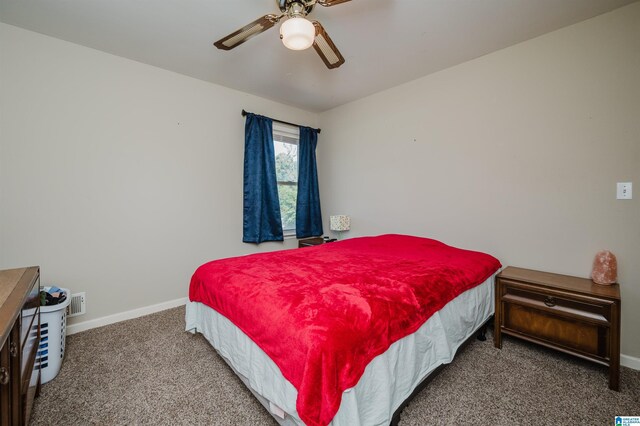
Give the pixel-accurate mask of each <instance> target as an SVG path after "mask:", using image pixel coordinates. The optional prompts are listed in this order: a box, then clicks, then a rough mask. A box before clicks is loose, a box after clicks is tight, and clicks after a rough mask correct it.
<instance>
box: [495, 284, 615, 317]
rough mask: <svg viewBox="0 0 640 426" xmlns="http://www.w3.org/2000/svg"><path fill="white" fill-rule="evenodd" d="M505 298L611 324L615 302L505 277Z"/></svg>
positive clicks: (544, 309) (540, 308)
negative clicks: (516, 281) (612, 308)
mask: <svg viewBox="0 0 640 426" xmlns="http://www.w3.org/2000/svg"><path fill="white" fill-rule="evenodd" d="M502 285H503V286H502V289H503V294H502V300H503V302H505V303H510V304H518V305H522V306H527V307H530V308H535V309H537V310H540V311H541V312H546V313H548V314H552V315H557V316H560V317H566V318H577V319H579V320H581V321H587V322H593V323H596V324H603V325H608V324H609V322H610V321H611V306H612V304H613V303H612V302H610V301H608V300H603V299H597V298H593V297H588V296H581V295H576V294H573V295H569V294H567V293H566V292H565V293H562V292H558V291H554V290H551V289H545V288H541V287H539V286H532V285H528V284H523V283H515V282H512V281H509V280H503V281H502Z"/></svg>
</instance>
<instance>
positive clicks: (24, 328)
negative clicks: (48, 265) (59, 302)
mask: <svg viewBox="0 0 640 426" xmlns="http://www.w3.org/2000/svg"><path fill="white" fill-rule="evenodd" d="M0 332H1V333H2V334H1V335H0V336H1V340H0V347H1V349H0V425H2V426H4V425H24V424H28V423H29V416H30V414H31V408H32V406H33V399H34V398H35V396H36V394H37V393H38V391H39V390H40V369H39V367H38V365H37V364H36V362H35V360H36V354H37V351H38V345H39V344H40V268H38V267H37V266H33V267H30V268H20V269H8V270H4V271H0Z"/></svg>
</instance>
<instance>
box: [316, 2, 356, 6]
mask: <svg viewBox="0 0 640 426" xmlns="http://www.w3.org/2000/svg"><path fill="white" fill-rule="evenodd" d="M348 1H351V0H318V1H317V3H318V4H319V5H320V6H324V7H329V6H335V5H336V4H340V3H346V2H348Z"/></svg>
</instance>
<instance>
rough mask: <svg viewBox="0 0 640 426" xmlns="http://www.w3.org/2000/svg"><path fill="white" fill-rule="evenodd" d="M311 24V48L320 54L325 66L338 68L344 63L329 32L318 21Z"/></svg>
mask: <svg viewBox="0 0 640 426" xmlns="http://www.w3.org/2000/svg"><path fill="white" fill-rule="evenodd" d="M337 1H340V0H337ZM343 1H346V0H343ZM313 26H314V27H316V38H315V40H314V41H313V48H314V49H316V52H318V55H320V57H321V58H322V61H323V62H324V64H325V65H326V66H327V68H329V69H332V68H338V67H339V66H340V65H342V64H344V58H343V57H342V54H341V53H340V51H339V50H338V48H337V47H336V45H335V44H333V40H331V38H330V37H329V34H327V32H326V31H325V30H324V28H323V27H322V25H320V22H318V21H313Z"/></svg>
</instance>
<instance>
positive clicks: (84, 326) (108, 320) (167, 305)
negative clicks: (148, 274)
mask: <svg viewBox="0 0 640 426" xmlns="http://www.w3.org/2000/svg"><path fill="white" fill-rule="evenodd" d="M188 301H189V298H187V297H183V298H181V299H175V300H170V301H168V302H162V303H158V304H156V305H151V306H145V307H143V308H138V309H133V310H131V311H126V312H120V313H118V314H113V315H108V316H106V317H102V318H96V319H93V320H89V321H84V322H79V323H77V324H71V325H68V326H67V334H68V335H70V334H75V333H80V332H81V331H85V330H90V329H92V328H97V327H102V326H104V325H109V324H113V323H116V322H120V321H125V320H129V319H133V318H138V317H143V316H145V315H149V314H154V313H156V312H160V311H164V310H167V309H171V308H177V307H178V306H182V305H185V304H186V303H187V302H188ZM620 365H622V366H623V367H628V368H631V369H633V370H639V371H640V358H636V357H634V356H630V355H625V354H620Z"/></svg>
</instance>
